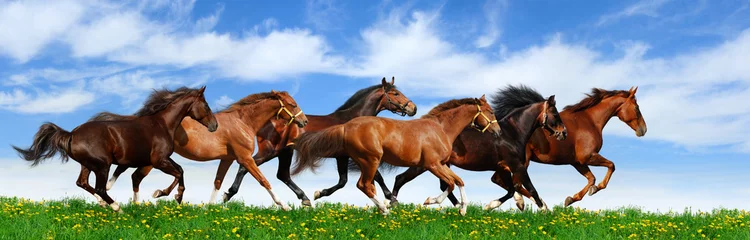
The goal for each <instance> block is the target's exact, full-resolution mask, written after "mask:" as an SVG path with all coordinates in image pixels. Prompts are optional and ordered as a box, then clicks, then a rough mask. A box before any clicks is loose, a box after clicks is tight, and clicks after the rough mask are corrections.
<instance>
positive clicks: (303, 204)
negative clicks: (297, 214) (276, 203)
mask: <svg viewBox="0 0 750 240" xmlns="http://www.w3.org/2000/svg"><path fill="white" fill-rule="evenodd" d="M302 206H308V207H312V202H310V200H308V199H305V200H302Z"/></svg>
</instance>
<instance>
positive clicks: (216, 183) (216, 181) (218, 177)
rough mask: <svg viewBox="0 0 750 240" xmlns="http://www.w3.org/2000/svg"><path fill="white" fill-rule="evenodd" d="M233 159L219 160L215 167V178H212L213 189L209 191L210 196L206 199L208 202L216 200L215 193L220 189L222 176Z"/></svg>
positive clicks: (211, 202)
mask: <svg viewBox="0 0 750 240" xmlns="http://www.w3.org/2000/svg"><path fill="white" fill-rule="evenodd" d="M233 161H234V159H221V162H219V168H217V169H216V178H214V190H213V191H212V192H211V198H210V200H209V201H208V203H209V204H213V203H214V202H216V194H217V193H219V190H220V189H221V183H222V182H223V181H224V177H225V176H226V175H227V171H229V166H231V165H232V162H233Z"/></svg>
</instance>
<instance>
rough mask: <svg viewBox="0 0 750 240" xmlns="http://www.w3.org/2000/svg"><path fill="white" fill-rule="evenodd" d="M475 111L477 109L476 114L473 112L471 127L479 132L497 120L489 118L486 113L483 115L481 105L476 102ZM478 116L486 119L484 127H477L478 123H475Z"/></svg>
mask: <svg viewBox="0 0 750 240" xmlns="http://www.w3.org/2000/svg"><path fill="white" fill-rule="evenodd" d="M477 111H478V112H477V114H474V119H472V120H471V127H472V128H474V129H476V130H477V131H479V132H482V133H484V132H485V131H487V129H488V128H490V125H492V124H493V123H496V122H497V119H496V120H490V118H488V117H487V115H484V113H483V112H482V107H480V106H479V104H477ZM479 116H482V117H483V118H484V120H485V121H487V125H486V126H484V128H479V125H477V124H476V122H477V118H479Z"/></svg>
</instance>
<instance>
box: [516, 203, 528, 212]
mask: <svg viewBox="0 0 750 240" xmlns="http://www.w3.org/2000/svg"><path fill="white" fill-rule="evenodd" d="M516 207H517V208H518V210H521V212H523V210H524V209H525V208H526V204H523V202H516Z"/></svg>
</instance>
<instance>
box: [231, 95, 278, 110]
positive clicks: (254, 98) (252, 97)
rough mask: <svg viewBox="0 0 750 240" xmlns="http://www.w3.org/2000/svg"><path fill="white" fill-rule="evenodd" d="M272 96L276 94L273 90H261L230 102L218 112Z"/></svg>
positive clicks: (238, 107) (236, 108) (235, 108)
mask: <svg viewBox="0 0 750 240" xmlns="http://www.w3.org/2000/svg"><path fill="white" fill-rule="evenodd" d="M280 93H286V91H282V92H280ZM273 97H276V94H274V93H273V92H262V93H256V94H252V95H248V96H247V97H244V98H242V99H240V100H239V101H237V102H235V103H232V104H231V105H229V107H227V108H226V109H223V110H221V111H219V112H231V111H236V110H238V109H240V108H242V107H243V106H247V105H252V104H255V103H257V102H260V101H262V100H265V99H268V98H273Z"/></svg>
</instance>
